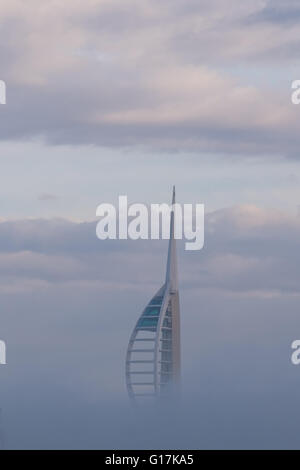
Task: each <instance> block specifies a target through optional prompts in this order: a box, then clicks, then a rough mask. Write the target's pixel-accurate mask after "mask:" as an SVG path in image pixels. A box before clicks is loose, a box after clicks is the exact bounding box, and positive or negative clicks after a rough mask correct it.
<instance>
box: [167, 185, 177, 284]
mask: <svg viewBox="0 0 300 470" xmlns="http://www.w3.org/2000/svg"><path fill="white" fill-rule="evenodd" d="M166 283H169V284H170V290H171V291H172V292H176V291H177V290H178V276H177V256H176V239H175V186H173V195H172V211H171V217H170V241H169V249H168V261H167V272H166Z"/></svg>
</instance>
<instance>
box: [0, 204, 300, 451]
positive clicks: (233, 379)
mask: <svg viewBox="0 0 300 470" xmlns="http://www.w3.org/2000/svg"><path fill="white" fill-rule="evenodd" d="M95 227H96V223H94V222H91V223H81V224H80V223H72V222H69V221H67V220H61V219H60V220H23V221H22V220H18V221H17V220H16V221H2V222H1V223H0V292H1V339H4V340H5V341H6V343H7V365H6V366H5V367H4V366H1V368H0V374H1V380H2V386H1V393H0V405H1V408H2V418H3V419H2V428H3V431H4V436H5V441H6V447H8V448H66V447H67V448H185V449H187V448H196V447H197V448H198V447H199V448H266V447H267V448H289V447H293V446H296V447H297V446H298V441H297V432H296V431H297V426H298V424H297V423H298V411H297V410H298V407H297V403H298V395H297V393H298V387H297V383H298V378H299V375H298V374H299V371H298V369H297V367H295V366H293V365H292V364H291V362H290V355H291V349H290V345H291V342H292V341H293V340H294V339H297V338H298V337H299V334H298V333H299V331H300V330H299V308H298V307H299V286H298V285H297V279H299V274H300V273H299V262H298V255H297V253H298V252H299V230H300V222H299V220H298V219H297V218H295V217H291V216H289V215H286V214H284V213H280V212H278V211H266V210H262V209H259V208H257V207H252V206H251V207H249V206H246V207H245V206H244V207H236V208H229V209H225V210H220V211H217V212H214V213H210V214H207V218H206V240H205V248H204V250H202V251H199V252H198V253H195V252H194V253H192V252H185V251H184V249H183V244H179V247H178V251H179V274H180V276H179V278H180V301H181V328H182V372H183V387H182V399H181V402H180V404H175V405H174V406H176V414H174V413H173V412H172V406H173V405H172V404H170V408H169V409H168V408H167V409H166V408H164V409H163V410H160V409H158V410H151V408H150V409H149V410H148V411H147V410H144V411H142V410H140V411H138V410H137V411H134V410H132V409H130V407H129V404H128V401H127V395H126V388H125V381H124V360H125V352H126V347H127V343H128V340H129V336H130V333H131V330H132V328H133V326H134V324H135V321H136V319H137V317H138V315H139V314H140V312H141V310H142V308H143V307H144V305H145V303H146V302H147V301H148V300H149V298H150V297H151V296H152V295H153V292H155V290H156V289H157V288H158V287H159V286H160V284H161V282H163V278H164V267H165V266H164V263H165V260H166V248H167V246H166V242H164V243H163V242H159V241H153V242H146V241H145V242H143V243H139V242H129V241H128V242H127V241H121V242H118V241H111V242H101V241H99V240H98V239H97V238H96V236H95ZM270 397H272V399H270ZM145 420H147V423H148V424H147V427H145ZM157 423H159V430H158V429H157ZM170 423H172V424H171V431H170ZM141 430H142V431H143V432H141Z"/></svg>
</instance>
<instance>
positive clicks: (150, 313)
mask: <svg viewBox="0 0 300 470" xmlns="http://www.w3.org/2000/svg"><path fill="white" fill-rule="evenodd" d="M159 311H160V307H146V308H145V310H144V312H143V316H147V317H156V316H158V315H159Z"/></svg>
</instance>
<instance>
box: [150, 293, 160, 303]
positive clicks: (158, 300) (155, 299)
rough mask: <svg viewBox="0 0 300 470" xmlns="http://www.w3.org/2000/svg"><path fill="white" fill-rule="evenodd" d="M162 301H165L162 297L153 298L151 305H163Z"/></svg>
mask: <svg viewBox="0 0 300 470" xmlns="http://www.w3.org/2000/svg"><path fill="white" fill-rule="evenodd" d="M162 299H163V296H162V295H157V296H156V297H153V299H152V300H151V302H150V303H149V305H161V303H162Z"/></svg>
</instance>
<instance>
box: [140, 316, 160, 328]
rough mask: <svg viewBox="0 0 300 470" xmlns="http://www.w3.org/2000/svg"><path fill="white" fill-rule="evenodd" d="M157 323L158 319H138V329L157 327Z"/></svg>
mask: <svg viewBox="0 0 300 470" xmlns="http://www.w3.org/2000/svg"><path fill="white" fill-rule="evenodd" d="M157 322H158V317H153V318H143V317H142V318H140V320H139V322H138V327H143V326H146V327H147V326H150V327H151V326H154V327H156V326H157Z"/></svg>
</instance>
